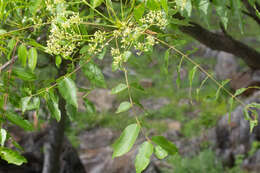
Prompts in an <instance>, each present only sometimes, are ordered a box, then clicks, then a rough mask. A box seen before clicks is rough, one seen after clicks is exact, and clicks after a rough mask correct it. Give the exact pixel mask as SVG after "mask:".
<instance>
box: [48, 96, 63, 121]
mask: <svg viewBox="0 0 260 173" xmlns="http://www.w3.org/2000/svg"><path fill="white" fill-rule="evenodd" d="M47 106H48V109H49V111H50V113H51V116H52V117H53V118H55V119H56V120H57V121H58V122H59V121H60V119H61V112H60V109H59V100H58V98H57V97H55V95H54V93H53V92H51V91H49V95H48V99H47Z"/></svg>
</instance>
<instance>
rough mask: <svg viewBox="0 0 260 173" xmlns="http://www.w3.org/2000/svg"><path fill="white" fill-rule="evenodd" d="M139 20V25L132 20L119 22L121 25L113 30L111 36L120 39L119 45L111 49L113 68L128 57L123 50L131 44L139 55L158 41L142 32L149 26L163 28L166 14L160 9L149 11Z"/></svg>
mask: <svg viewBox="0 0 260 173" xmlns="http://www.w3.org/2000/svg"><path fill="white" fill-rule="evenodd" d="M140 21H141V24H142V25H141V26H138V24H137V23H134V22H132V21H130V22H128V23H121V27H120V28H119V29H118V30H115V31H114V32H113V36H114V37H115V38H116V39H119V40H120V45H117V48H112V49H111V55H112V56H113V60H114V61H113V67H114V69H118V68H119V67H120V66H121V64H122V63H123V62H126V61H127V59H128V58H125V57H129V56H127V54H126V52H128V51H124V50H129V49H130V48H131V46H134V48H135V49H136V50H137V51H138V52H137V55H140V54H141V53H142V52H148V51H150V50H151V49H152V48H153V46H154V45H155V44H157V43H158V42H157V41H156V40H155V38H154V37H153V36H151V35H147V34H144V33H145V32H146V31H147V30H148V29H149V28H150V27H151V26H158V27H159V28H161V29H164V28H165V27H166V25H167V19H166V15H165V14H164V13H163V12H162V11H150V12H149V13H148V14H147V15H145V16H144V17H143V18H142V19H140ZM121 49H122V51H121V53H120V50H121Z"/></svg>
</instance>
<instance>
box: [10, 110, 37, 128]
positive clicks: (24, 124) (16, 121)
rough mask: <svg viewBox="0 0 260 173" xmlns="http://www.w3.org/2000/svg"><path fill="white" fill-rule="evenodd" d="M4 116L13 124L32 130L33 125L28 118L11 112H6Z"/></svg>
mask: <svg viewBox="0 0 260 173" xmlns="http://www.w3.org/2000/svg"><path fill="white" fill-rule="evenodd" d="M6 118H7V119H8V120H9V121H10V122H12V123H13V124H15V125H17V126H19V127H21V128H23V129H24V130H28V131H32V130H33V125H32V124H31V123H30V122H29V121H28V120H25V119H23V118H22V117H21V116H19V115H16V114H15V113H13V112H8V113H7V114H6Z"/></svg>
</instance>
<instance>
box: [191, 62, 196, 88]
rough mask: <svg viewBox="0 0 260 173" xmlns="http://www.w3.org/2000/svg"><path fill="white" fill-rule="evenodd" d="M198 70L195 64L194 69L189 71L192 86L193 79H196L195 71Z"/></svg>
mask: <svg viewBox="0 0 260 173" xmlns="http://www.w3.org/2000/svg"><path fill="white" fill-rule="evenodd" d="M196 71H197V66H194V67H193V68H192V70H190V72H189V81H190V88H191V87H192V81H193V79H194V76H195V73H196Z"/></svg>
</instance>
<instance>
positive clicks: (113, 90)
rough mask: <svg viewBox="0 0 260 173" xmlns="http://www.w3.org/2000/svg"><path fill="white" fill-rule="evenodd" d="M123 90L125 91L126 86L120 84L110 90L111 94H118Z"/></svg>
mask: <svg viewBox="0 0 260 173" xmlns="http://www.w3.org/2000/svg"><path fill="white" fill-rule="evenodd" d="M125 89H127V85H126V84H123V83H120V84H118V85H117V86H116V87H115V88H113V89H112V90H111V94H117V93H120V92H122V91H124V90H125Z"/></svg>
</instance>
